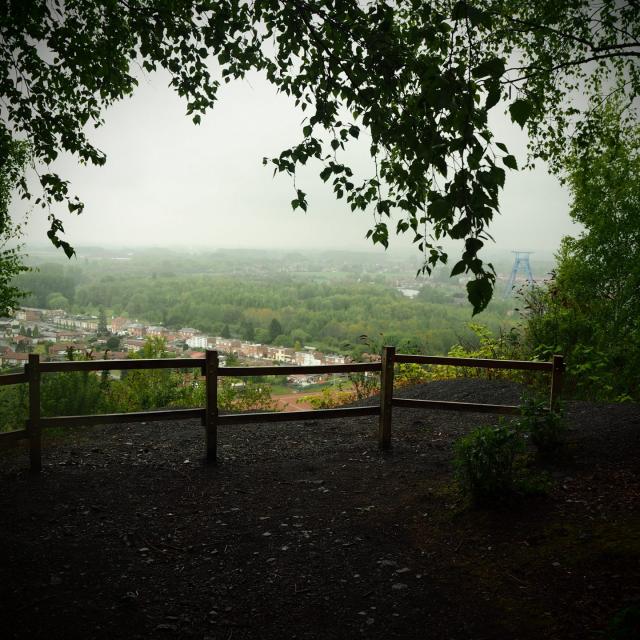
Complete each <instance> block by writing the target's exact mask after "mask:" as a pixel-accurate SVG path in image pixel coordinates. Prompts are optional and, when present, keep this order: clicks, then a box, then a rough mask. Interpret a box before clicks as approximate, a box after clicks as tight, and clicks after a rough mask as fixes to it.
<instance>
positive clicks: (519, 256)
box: [504, 251, 534, 298]
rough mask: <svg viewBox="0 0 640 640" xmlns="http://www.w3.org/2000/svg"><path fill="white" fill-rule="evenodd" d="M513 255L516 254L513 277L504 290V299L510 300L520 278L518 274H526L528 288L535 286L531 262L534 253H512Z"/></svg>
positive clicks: (512, 271)
mask: <svg viewBox="0 0 640 640" xmlns="http://www.w3.org/2000/svg"><path fill="white" fill-rule="evenodd" d="M511 253H513V254H515V259H514V261H513V268H512V269H511V275H510V276H509V281H508V282H507V286H506V287H505V290H504V297H505V298H508V297H509V296H510V295H512V294H513V288H514V287H515V284H516V278H517V277H518V273H519V272H520V271H523V272H524V276H525V278H526V280H527V286H529V287H532V286H533V282H534V280H533V274H532V273H531V264H530V262H529V256H530V255H531V254H532V253H533V251H512V252H511Z"/></svg>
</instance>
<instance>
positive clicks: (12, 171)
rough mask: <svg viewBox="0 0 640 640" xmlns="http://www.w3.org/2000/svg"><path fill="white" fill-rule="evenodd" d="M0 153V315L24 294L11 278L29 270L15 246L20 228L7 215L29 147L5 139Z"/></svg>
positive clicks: (5, 313)
mask: <svg viewBox="0 0 640 640" xmlns="http://www.w3.org/2000/svg"><path fill="white" fill-rule="evenodd" d="M2 152H3V153H4V154H6V155H5V156H4V157H3V155H2V154H1V153H0V316H6V315H8V314H9V313H10V312H11V311H13V310H14V309H15V308H16V307H17V306H18V305H19V303H20V300H21V299H22V298H23V297H24V292H23V291H22V290H21V289H20V288H19V287H16V285H15V283H14V280H15V277H16V276H17V275H18V274H20V273H22V272H24V271H28V270H29V269H28V268H27V267H26V266H25V265H24V262H23V257H22V255H21V248H22V247H21V246H20V245H17V246H16V245H15V241H16V238H19V237H20V235H21V228H20V226H19V225H18V226H17V225H15V224H14V223H13V221H12V220H11V216H10V215H9V203H10V202H11V193H12V191H13V188H14V186H15V184H16V182H17V181H19V180H20V179H22V177H23V174H24V167H25V165H26V163H27V160H28V157H29V147H28V145H27V144H26V143H24V142H16V141H13V140H9V141H7V142H6V145H5V147H4V149H3V150H2Z"/></svg>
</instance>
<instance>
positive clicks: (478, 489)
mask: <svg viewBox="0 0 640 640" xmlns="http://www.w3.org/2000/svg"><path fill="white" fill-rule="evenodd" d="M522 450H523V442H522V437H521V435H520V433H519V431H518V430H517V428H514V427H513V425H510V424H507V423H505V422H503V421H501V422H500V423H499V424H498V426H488V425H486V426H481V427H478V428H477V429H476V430H475V431H472V432H471V433H470V434H468V435H466V436H464V437H463V438H460V440H458V442H456V444H455V466H456V471H457V475H458V479H459V482H460V484H461V486H462V489H463V490H464V491H465V492H466V493H468V494H470V495H471V498H472V499H473V501H474V502H475V503H476V504H483V505H493V504H496V503H499V502H501V501H502V500H504V499H505V498H507V497H509V496H510V495H512V494H513V491H514V487H515V462H516V456H517V454H518V453H519V452H521V451H522Z"/></svg>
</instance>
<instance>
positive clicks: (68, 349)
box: [0, 307, 348, 368]
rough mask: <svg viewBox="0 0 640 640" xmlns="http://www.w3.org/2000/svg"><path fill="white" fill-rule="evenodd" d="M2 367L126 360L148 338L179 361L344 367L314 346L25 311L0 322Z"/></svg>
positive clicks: (340, 357)
mask: <svg viewBox="0 0 640 640" xmlns="http://www.w3.org/2000/svg"><path fill="white" fill-rule="evenodd" d="M0 336H1V337H0V367H2V368H13V367H17V366H21V365H23V364H25V363H26V362H27V360H28V354H29V353H39V354H40V356H41V358H42V359H43V360H49V361H56V360H67V359H70V358H77V359H80V358H84V359H94V360H96V359H98V360H99V359H114V360H118V359H125V358H128V357H129V356H130V354H131V353H135V352H137V351H140V350H141V349H142V348H143V347H144V345H145V341H146V339H147V338H152V337H155V338H163V339H164V340H165V341H166V349H167V352H168V354H169V355H170V356H171V357H175V358H202V357H204V352H205V350H206V349H216V350H217V351H219V352H220V353H221V354H222V356H223V357H222V361H223V363H224V361H225V360H226V358H228V357H230V356H233V357H234V358H238V359H246V360H253V361H255V360H266V361H269V362H274V363H283V364H295V365H304V366H310V365H321V364H344V363H345V362H347V361H348V358H346V357H345V356H343V355H339V354H326V353H322V352H320V351H318V350H316V349H315V348H314V347H311V346H304V347H303V348H302V349H297V350H296V349H294V348H290V347H282V346H273V345H266V344H258V343H254V342H248V341H243V340H237V339H233V338H230V337H224V336H209V335H204V334H203V333H201V332H199V331H198V330H197V329H193V328H191V327H183V328H181V329H178V330H177V331H176V330H171V329H167V328H166V327H163V326H158V325H151V324H145V323H144V322H139V321H137V320H131V319H129V318H124V317H119V316H114V317H111V318H110V319H108V318H107V317H106V316H104V315H103V316H102V317H98V316H88V315H72V314H68V313H66V312H65V311H64V310H62V309H38V308H34V307H24V308H21V309H18V310H16V312H15V313H14V315H13V317H7V318H0Z"/></svg>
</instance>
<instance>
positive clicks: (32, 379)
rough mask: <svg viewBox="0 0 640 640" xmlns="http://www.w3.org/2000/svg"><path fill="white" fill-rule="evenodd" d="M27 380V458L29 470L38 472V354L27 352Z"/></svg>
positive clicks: (39, 431) (39, 443) (40, 460)
mask: <svg viewBox="0 0 640 640" xmlns="http://www.w3.org/2000/svg"><path fill="white" fill-rule="evenodd" d="M27 377H28V380H29V419H28V420H27V431H28V435H29V460H30V463H31V471H34V472H36V473H39V472H40V471H41V470H42V429H41V424H40V356H39V354H37V353H30V354H29V364H28V365H27Z"/></svg>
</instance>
